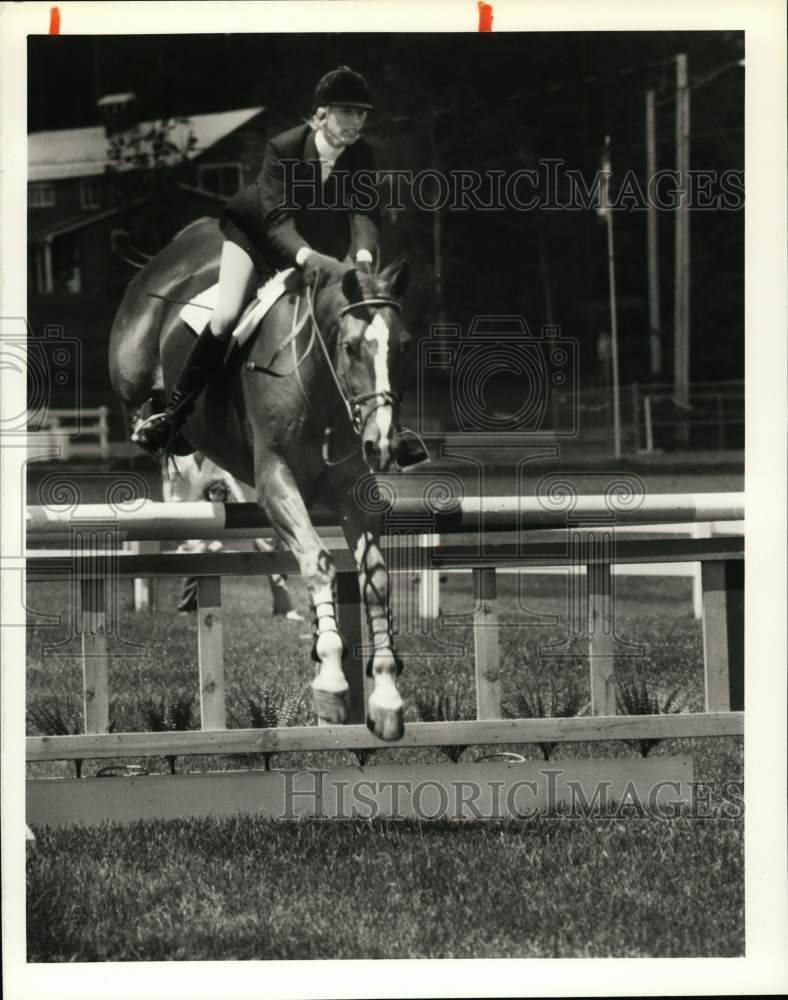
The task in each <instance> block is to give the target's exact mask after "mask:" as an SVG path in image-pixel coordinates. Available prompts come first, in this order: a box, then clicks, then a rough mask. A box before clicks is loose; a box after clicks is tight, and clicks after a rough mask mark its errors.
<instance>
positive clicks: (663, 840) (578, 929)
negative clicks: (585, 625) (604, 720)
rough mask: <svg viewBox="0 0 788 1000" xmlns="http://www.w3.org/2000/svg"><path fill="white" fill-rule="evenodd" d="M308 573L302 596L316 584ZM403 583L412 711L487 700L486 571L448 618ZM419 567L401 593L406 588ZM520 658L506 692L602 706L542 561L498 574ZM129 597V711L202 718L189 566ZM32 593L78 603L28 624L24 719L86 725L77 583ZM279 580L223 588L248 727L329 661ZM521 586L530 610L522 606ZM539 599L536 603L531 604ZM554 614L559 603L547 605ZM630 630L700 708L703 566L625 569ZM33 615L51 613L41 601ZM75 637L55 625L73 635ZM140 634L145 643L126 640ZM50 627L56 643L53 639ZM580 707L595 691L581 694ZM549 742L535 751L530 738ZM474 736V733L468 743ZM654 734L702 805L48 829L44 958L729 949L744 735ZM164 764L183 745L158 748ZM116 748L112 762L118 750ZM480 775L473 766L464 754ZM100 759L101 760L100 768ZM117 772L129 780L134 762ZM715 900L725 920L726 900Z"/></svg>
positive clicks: (147, 720)
mask: <svg viewBox="0 0 788 1000" xmlns="http://www.w3.org/2000/svg"><path fill="white" fill-rule="evenodd" d="M291 582H292V589H293V593H294V598H295V601H296V604H297V605H298V606H299V607H301V609H302V610H304V609H305V604H306V596H305V591H304V589H303V587H302V584H301V582H300V580H298V579H295V580H293V581H291ZM409 586H410V584H409V582H408V581H407V580H403V584H402V586H400V587H399V588H398V591H397V599H396V602H395V612H397V611H399V612H400V613H401V615H400V621H399V625H400V640H399V641H400V646H401V648H402V651H403V653H404V655H405V672H404V673H403V675H402V678H401V688H402V691H403V695H404V697H405V699H406V704H407V714H406V719H410V720H413V719H418V718H423V717H424V714H425V712H428V711H429V710H430V706H434V704H435V702H436V700H439V699H440V698H441V696H443V704H444V705H445V704H448V705H451V706H452V707H453V711H454V712H455V713H456V715H457V717H462V716H463V715H467V714H471V713H472V711H473V704H472V701H471V696H470V692H472V690H473V687H472V678H473V644H472V634H471V627H470V622H469V620H467V619H466V620H465V621H463V618H462V616H463V615H467V614H468V613H469V612H470V611H471V610H472V607H473V599H472V590H471V583H470V577H469V575H462V576H452V577H450V578H449V580H448V582H447V583H446V584H444V586H443V588H442V595H443V597H442V603H443V610H444V612H445V613H446V614H447V615H452V616H455V617H454V619H453V621H452V623H451V625H450V627H449V625H448V624H447V623H446V622H445V621H444V623H443V625H442V627H440V628H437V629H436V630H435V631H434V633H433V634H426V635H425V634H424V633H423V631H422V627H421V625H422V623H421V622H420V621H419V620H413V619H409V618H408V617H407V615H406V614H405V613H404V609H405V608H406V607H408V606H411V602H410V600H409V596H410V595H409V593H408V588H409ZM403 587H404V589H403ZM499 595H500V599H499V602H498V604H499V614H500V620H501V624H502V628H501V633H500V635H501V666H502V672H503V681H504V688H505V692H506V699H505V701H506V703H507V704H510V703H511V701H512V699H516V697H517V693H518V692H519V693H520V694H522V693H523V692H528V693H530V694H531V695H534V694H536V693H541V694H542V695H543V696H544V698H545V699H546V698H547V697H548V696H549V694H550V690H551V683H552V686H553V687H554V688H555V689H556V690H557V691H558V692H559V693H565V692H567V691H569V690H570V689H571V690H574V691H576V692H577V693H578V697H579V700H580V702H581V703H582V702H587V700H588V697H589V694H588V669H587V664H586V661H585V655H584V654H585V647H584V644H583V642H582V641H581V640H579V639H577V638H570V640H569V642H568V643H566V644H565V645H564V647H563V648H562V652H563V653H564V654H565V655H562V656H561V657H555V656H551V655H549V652H550V651H549V650H547V648H546V647H548V646H550V645H552V644H553V643H555V642H556V641H558V640H562V639H566V638H567V631H566V595H565V583H564V582H563V581H562V580H560V579H559V578H555V577H553V578H547V577H539V578H529V579H528V586H527V589H526V599H525V601H523V600H522V599H521V598H519V597H518V592H517V588H516V579H515V578H514V577H502V578H501V583H500V586H499ZM121 596H122V602H121V606H120V608H119V621H118V634H119V638H120V639H122V640H123V641H124V643H125V645H123V646H120V645H118V646H117V647H116V651H117V652H118V653H120V652H124V653H125V654H126V655H124V656H116V657H115V658H114V659H113V661H112V666H111V674H110V691H111V693H112V706H111V715H112V718H113V721H114V724H115V728H116V730H118V731H135V730H136V731H144V730H147V729H150V728H152V726H151V720H152V719H155V717H156V714H157V712H158V714H159V716H161V715H162V713H164V714H165V715H166V714H167V713H168V712H169V713H170V716H172V714H173V712H179V713H180V716H179V724H180V725H189V724H191V725H193V726H197V725H198V718H199V712H198V709H197V664H196V626H195V621H194V618H193V616H191V617H190V616H179V615H177V614H175V613H174V611H172V610H170V609H173V608H174V604H175V601H176V598H177V584H176V582H174V581H173V582H165V583H163V584H162V588H161V595H160V596H161V608H162V610H161V612H160V613H159V614H157V615H155V616H152V617H150V618H143V617H141V616H135V615H134V614H133V613H132V612H131V611H130V610H128V608H127V607H126V606H125V604H126V603H127V595H126V594H125V593H124V594H123V595H121ZM28 603H29V608H30V609H31V613H34V612H41V611H43V610H44V609H45V610H46V613H47V614H49V615H53V614H54V615H57V614H60V615H61V616H62V621H61V624H60V625H59V626H50V627H43V626H42V625H41V624H39V625H37V626H36V625H34V627H33V628H31V629H30V631H29V636H28V649H29V658H28V732H29V733H31V734H32V733H36V732H42V731H44V728H43V727H42V722H43V721H45V719H46V715H47V713H50V716H51V713H55V714H59V715H60V717H61V721H62V722H63V723H64V724H65V725H67V726H68V727H69V728H74V729H78V728H79V727H80V711H81V710H80V692H81V667H80V662H79V658H78V646H77V645H76V644H75V643H76V640H73V639H69V634H70V624H69V615H70V595H69V593H68V591H67V589H66V587H65V586H57V585H52V584H47V585H45V584H36V585H31V586H30V587H29V595H28ZM269 605H270V597H269V595H268V592H267V588H266V587H265V585H264V584H262V583H256V582H254V581H249V580H229V581H226V582H225V587H224V606H225V662H226V674H227V678H226V683H227V703H228V710H229V715H230V721H229V724H230V725H231V726H242V727H246V726H249V725H251V724H252V722H253V710H254V707H255V706H256V708H257V709H258V710H259V709H260V707H261V706H262V707H265V706H266V705H267V706H268V707H269V710H270V711H271V712H273V713H274V715H276V714H277V713H280V716H281V717H280V718H278V719H277V720H276V721H279V723H280V724H282V723H286V724H305V723H307V722H309V721H310V719H309V711H308V702H307V699H306V690H307V685H308V681H309V678H310V675H311V665H310V662H309V649H310V641H311V640H310V635H309V628H308V627H307V626H306V625H305V624H303V623H302V624H300V625H299V624H296V625H293V624H291V623H286V622H283V621H281V620H277V619H271V618H270V617H269V616H268V610H269ZM523 605H524V607H523ZM525 611H527V612H528V615H529V617H527V616H526V614H525ZM548 613H552V614H557V615H558V618H557V620H554V621H552V622H550V623H544V618H543V616H544V615H546V614H548ZM616 616H617V617H616V626H617V634H618V635H619V636H620V637H621V638H623V639H626V640H629V641H634V642H637V643H638V644H639V645H640V646H641V647H642V648H641V651H640V655H638V656H634V657H628V658H621V660H620V661H619V663H617V671H618V675H619V677H620V678H621V680H631V679H634V680H638V681H640V680H644V679H645V680H646V681H647V683H648V685H649V687H650V689H651V690H653V692H654V693H655V694H657V695H658V696H659V697H660V698H665V697H666V696H667V695H668V694H670V693H672V692H674V691H676V690H678V692H679V693H678V695H677V700H678V702H679V703H680V705H682V706H683V707H684V708H685V709H687V710H698V709H700V708H701V707H702V675H703V668H702V635H701V627H700V623H699V622H697V621H695V620H694V619H693V618H692V615H691V604H690V585H689V581H688V580H684V579H675V578H671V579H638V580H633V579H631V578H630V579H627V581H626V586H625V587H624V588H622V589H621V592H620V596H619V599H618V601H617V603H616ZM32 617H33V620H35V615H34V614H33V616H32ZM61 642H62V645H58V643H61ZM133 643H136V644H138V645H137V646H133V645H131V644H133ZM45 647H49V650H48V652H47V655H44V652H45ZM581 710H582V707H581ZM517 749H518V750H520V751H521V752H523V753H524V755H525V756H527V757H529V758H532V759H540V758H541V753H540V751H539V748H538V747H535V746H534V747H531V746H527V747H518V748H517ZM466 753H468V754H473V753H474V751H473V750H470V751H466ZM652 753H653V754H655V755H656V754H663V753H666V754H668V753H691V754H692V755H693V757H694V762H695V778H696V780H700V781H701V782H703V783H704V788H706V790H707V798H706V800H704V801H705V808H704V809H702V810H695V811H694V812H693V811H692V810H691V809H690V808H689V807H687V808H686V809H684V810H683V812H682V814H681V815H680V816H679V817H678V818H676V819H672V820H669V821H668V820H665V819H660V818H658V817H656V816H649V815H646V816H643V815H636V814H635V813H634V812H633V813H632V814H628V813H627V812H626V811H624V812H621V811H619V812H618V813H616V814H615V815H599V814H595V815H591V816H584V817H572V818H570V817H568V816H565V815H554V816H547V817H539V818H537V819H533V820H529V821H527V822H519V823H518V822H498V821H489V822H486V823H478V824H457V823H454V824H451V823H425V824H418V823H415V824H412V823H409V822H386V821H382V820H381V821H373V822H355V821H349V822H345V823H341V824H336V823H328V822H320V821H312V822H308V821H303V822H299V823H287V822H284V823H281V822H280V823H277V822H275V821H263V820H260V819H254V818H252V819H235V820H223V821H219V820H201V821H178V822H171V823H146V824H142V823H140V824H137V825H134V826H131V827H127V828H120V827H103V828H100V829H91V830H73V829H72V830H61V831H42V830H37V831H36V834H37V840H36V842H35V845H34V846H31V847H30V848H29V849H28V928H27V932H28V958H29V960H30V961H45V962H60V961H80V960H81V961H105V960H113V961H119V960H154V959H248V958H260V959H262V958H271V959H273V958H279V959H287V958H375V957H377V958H427V957H429V958H505V957H551V956H554V957H557V956H561V957H593V956H619V957H622V956H655V957H656V956H704V955H709V956H732V955H740V954H743V951H744V927H743V906H744V880H743V819H742V818H741V817H739V818H728V817H726V816H725V815H722V814H720V813H719V811H717V812H715V808H714V807H715V805H718V804H719V803H720V802H721V795H722V792H721V788H722V783H723V782H726V781H732V782H735V783H737V785H740V783H741V780H742V764H743V762H742V745H741V740H739V739H735V738H718V739H706V740H695V741H692V740H673V741H663V742H662V743H660V744H659V745H658V746H657V747H656V748H655V749H654V750H653V751H652ZM637 754H638V749H637V748H636V747H634V748H633V747H631V746H627V745H626V744H624V743H621V742H619V743H608V744H605V745H604V746H600V745H593V744H571V745H570V744H563V745H562V744H559V745H558V746H557V747H556V749H555V759H566V758H568V757H576V756H586V757H588V756H607V757H609V756H622V757H627V756H630V757H632V756H637ZM374 756H375V759H376V760H377V759H380V760H381V761H382V762H388V761H393V760H399V761H412V762H414V763H416V762H418V761H426V760H440V759H445V758H443V757H442V751H440V750H437V749H436V750H421V751H412V750H398V749H386V750H381V751H379V752H376V754H375V755H374ZM296 761H297V762H298V763H300V764H308V765H312V766H313V765H319V766H323V765H332V764H350V763H353V762H354V761H353V758H352V755H351V754H349V753H335V754H310V755H298V756H296V755H281V756H280V757H277V758H274V761H273V766H275V767H276V766H283V765H286V766H292V765H293V764H294V763H295V762H296ZM143 763H144V764H145V766H146V767H147V768H148V769H149V770H151V771H155V770H158V771H167V770H169V764H168V762H167V761H161V760H146V761H144V762H143ZM101 764H102V765H103V764H106V762H101ZM217 765H218V766H224V767H249V766H254V767H256V766H261V764H260V762H259V761H253V760H252V761H250V760H248V759H243V760H231V761H227V760H223V761H217V760H216V759H213V760H210V759H201V758H197V759H195V758H180V759H179V760H178V761H177V762H176V767H177V768H178V770H186V769H192V768H201V767H206V766H209V767H215V766H217ZM457 766H458V769H459V770H460V771H461V768H462V764H461V763H460V764H458V765H457ZM97 767H98V763H97V762H89V761H88V762H85V764H84V767H83V772H82V773H83V774H86V775H87V774H92V773H95V771H96V770H97ZM28 770H29V773H30V774H31V775H33V774H36V775H40V774H58V773H59V774H73V765H71V764H66V763H53V764H46V765H35V766H30V767H29V768H28ZM119 780H122V779H119ZM710 914H713V919H710Z"/></svg>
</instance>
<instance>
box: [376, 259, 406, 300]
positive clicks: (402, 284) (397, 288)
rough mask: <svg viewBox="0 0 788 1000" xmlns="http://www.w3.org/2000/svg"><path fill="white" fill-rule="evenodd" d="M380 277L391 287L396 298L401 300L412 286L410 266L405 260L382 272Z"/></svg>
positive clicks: (396, 262) (391, 265) (390, 265)
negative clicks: (409, 286) (410, 285)
mask: <svg viewBox="0 0 788 1000" xmlns="http://www.w3.org/2000/svg"><path fill="white" fill-rule="evenodd" d="M380 277H381V278H382V279H383V280H384V281H385V282H386V284H387V285H388V286H389V289H390V291H391V292H392V293H393V295H394V296H395V298H398V299H401V298H402V296H403V295H404V294H405V292H406V291H407V290H408V285H409V284H410V264H409V263H408V262H407V261H406V260H405V259H404V258H403V259H402V260H398V261H395V262H394V263H393V264H389V266H388V267H387V268H386V269H385V270H384V271H382V272H381V274H380Z"/></svg>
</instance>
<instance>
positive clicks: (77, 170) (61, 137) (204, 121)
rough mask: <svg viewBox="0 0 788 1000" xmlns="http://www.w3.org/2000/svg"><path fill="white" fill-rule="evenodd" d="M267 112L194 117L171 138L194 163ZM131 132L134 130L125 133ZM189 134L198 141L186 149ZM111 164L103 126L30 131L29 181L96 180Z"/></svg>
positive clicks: (141, 127) (142, 127)
mask: <svg viewBox="0 0 788 1000" xmlns="http://www.w3.org/2000/svg"><path fill="white" fill-rule="evenodd" d="M264 110H265V109H264V108H262V107H258V108H241V109H240V110H238V111H218V112H215V113H213V114H207V115H192V116H191V117H189V118H188V120H187V121H188V124H182V123H178V124H176V125H175V126H174V127H173V129H172V131H171V132H170V134H169V139H170V141H171V142H173V143H174V144H175V145H176V146H177V147H178V148H179V149H181V150H184V151H185V153H186V156H187V157H188V159H190V160H193V159H195V157H198V156H200V155H201V154H202V153H204V152H205V151H206V150H208V149H210V148H211V146H215V145H216V143H217V142H219V141H221V140H222V139H224V138H225V136H228V135H229V134H230V133H231V132H234V131H235V130H236V129H238V128H240V127H241V126H242V125H245V124H246V123H247V122H249V121H251V119H252V118H255V117H256V116H257V115H259V114H260V113H261V112H262V111H264ZM160 125H161V121H158V122H157V121H147V122H140V123H139V125H138V126H136V129H138V130H139V131H140V132H142V133H144V132H145V131H146V129H150V128H152V127H154V126H160ZM132 131H135V130H129V133H124V134H130V133H131V132H132ZM190 133H191V134H193V135H194V137H195V139H196V140H197V142H196V143H195V144H194V145H193V146H192V148H191V149H187V143H188V138H189V134H190ZM109 163H110V159H109V140H108V139H107V134H106V132H105V131H104V127H103V126H101V125H93V126H89V127H88V128H68V129H57V130H56V131H51V132H31V133H30V135H28V137H27V166H28V175H27V177H28V181H53V180H62V179H63V178H66V177H95V176H98V175H99V174H103V173H104V172H105V171H106V168H107V166H108V164H109ZM120 169H133V167H129V166H126V167H122V168H120Z"/></svg>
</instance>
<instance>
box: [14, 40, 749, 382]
mask: <svg viewBox="0 0 788 1000" xmlns="http://www.w3.org/2000/svg"><path fill="white" fill-rule="evenodd" d="M679 52H686V53H687V54H688V57H689V70H690V84H691V87H692V93H691V109H692V110H691V115H692V118H691V120H692V132H691V139H692V143H691V167H692V168H693V169H703V170H717V171H723V170H728V169H738V170H742V169H743V168H744V103H743V98H744V69H743V67H742V66H739V65H738V61H739V60H740V59H742V58H743V55H744V38H743V33H742V32H725V33H719V32H688V33H676V32H662V33H596V32H588V33H579V32H577V33H530V34H496V33H494V32H493V33H492V34H478V35H477V34H467V35H463V34H452V35H431V34H427V35H421V34H413V35H401V34H380V35H369V34H357V35H351V34H342V35H334V34H330V35H291V34H282V35H199V36H194V35H188V36H151V35H145V36H143V35H140V36H133V35H131V36H119V37H73V36H69V37H66V36H64V37H57V38H50V37H46V36H43V37H31V38H30V39H29V63H28V73H29V82H28V88H29V89H28V115H29V119H28V128H29V131H36V130H42V129H56V128H66V127H72V126H81V125H91V124H97V123H98V120H99V119H98V114H97V111H96V107H95V102H96V100H97V98H98V97H100V96H102V95H104V94H108V93H115V92H119V91H134V92H135V93H136V94H137V95H138V98H139V104H140V113H141V114H142V115H147V116H150V117H162V116H169V115H189V114H196V113H200V112H208V111H221V110H227V109H232V108H242V107H251V106H254V105H264V106H265V107H266V109H267V118H266V122H267V130H268V134H275V133H276V132H277V131H279V130H281V129H284V128H287V127H290V126H292V125H294V124H296V123H298V122H299V121H300V120H302V118H303V116H305V115H306V114H308V113H309V111H310V110H311V98H312V93H313V90H314V86H315V83H316V82H317V80H318V78H319V77H320V76H321V75H322V74H323V73H324V72H325V71H327V70H328V69H331V68H334V67H335V66H337V65H338V64H340V63H347V64H349V65H350V66H352V67H353V68H354V69H356V70H358V71H360V72H362V73H363V74H364V75H365V76H366V77H367V79H368V81H369V83H370V86H371V88H372V91H373V95H374V100H375V103H376V106H377V108H378V110H377V111H376V112H375V113H374V115H372V116H371V118H370V122H369V125H368V135H369V137H370V139H371V141H372V142H373V143H374V144H375V146H376V148H377V151H378V166H379V167H380V168H383V169H395V168H399V169H409V170H418V169H420V168H425V167H430V166H438V167H440V168H441V169H444V170H457V169H461V168H475V169H479V170H484V169H502V170H505V171H507V172H508V171H514V170H517V169H521V168H523V167H533V166H535V165H536V163H537V162H538V161H539V160H543V159H546V158H551V157H552V158H560V159H562V160H564V161H565V166H566V168H569V169H572V168H574V169H579V170H581V171H582V172H583V175H584V176H586V177H587V178H588V179H589V180H590V179H591V178H592V177H593V174H594V171H595V170H596V169H597V166H598V163H599V156H600V151H601V147H602V141H603V137H604V135H605V134H606V133H609V134H610V135H611V139H612V151H613V170H614V180H613V186H614V189H615V178H616V176H619V177H620V176H622V175H623V173H624V171H625V170H627V169H628V168H632V169H634V170H635V171H636V172H637V174H638V178H639V179H640V181H641V184H645V180H646V178H645V173H646V170H645V112H644V100H645V92H646V90H647V89H648V88H649V87H653V88H655V89H656V92H657V103H658V108H657V139H658V162H657V166H658V168H671V167H673V166H674V165H675V139H674V127H675V125H674V107H675V103H674V96H675V65H674V60H673V57H674V56H675V55H676V54H677V53H679ZM436 112H439V113H438V114H435V113H436ZM387 222H388V224H387V225H386V227H385V231H384V241H383V257H384V261H385V260H388V259H391V258H392V257H393V256H394V255H395V254H397V253H404V254H406V255H407V256H408V258H409V259H410V261H411V263H412V264H413V265H414V272H415V275H416V280H415V284H414V287H413V289H412V291H411V294H410V296H409V311H410V314H411V316H410V325H411V327H412V329H413V332H414V333H415V334H416V335H417V336H423V335H424V334H426V333H427V332H428V329H429V324H430V323H431V322H435V321H437V320H439V319H443V320H447V321H449V322H451V323H458V324H460V325H461V326H462V327H463V328H467V326H468V324H469V323H470V321H471V319H472V318H473V316H474V315H478V314H485V313H488V314H489V313H498V314H502V313H504V314H505V313H521V314H522V315H523V316H524V317H525V318H526V320H527V321H528V323H529V324H530V326H531V328H532V330H535V329H538V327H539V325H540V324H541V323H543V322H545V321H546V319H547V315H548V306H547V294H548V292H547V290H546V288H547V289H549V295H550V297H551V299H552V314H553V318H554V320H555V322H557V323H558V324H560V325H561V327H562V330H563V332H564V333H565V334H566V335H568V336H572V337H577V338H578V340H579V341H580V344H581V370H582V371H583V372H585V373H588V374H591V373H592V372H593V371H594V370H595V368H594V366H595V365H596V363H597V362H596V338H597V336H598V334H599V332H600V331H601V330H609V312H608V280H607V258H606V235H605V227H604V225H603V224H602V223H601V222H600V221H599V219H598V218H597V217H596V215H595V213H594V212H593V211H552V212H544V211H531V212H518V211H514V210H507V211H505V212H499V213H489V212H486V213H480V212H448V213H446V214H445V218H444V220H443V226H444V229H443V281H444V288H443V296H442V299H443V301H442V303H441V302H440V301H439V294H438V292H437V291H436V283H435V274H434V256H433V230H432V226H433V220H432V218H431V214H430V213H425V212H419V211H417V210H415V209H413V208H410V209H408V210H407V211H405V212H401V213H398V215H397V218H396V222H393V223H392V220H390V219H389V220H387ZM615 226H616V248H617V280H618V292H619V330H620V334H619V336H620V352H621V377H622V381H623V382H624V383H627V382H631V381H635V380H640V381H646V380H648V378H649V354H648V297H647V271H646V213H645V212H636V211H630V212H624V211H621V212H617V213H616V215H615ZM659 227H660V232H659V236H660V265H661V268H660V281H661V297H662V326H663V338H664V351H665V356H664V362H663V372H664V375H665V377H666V380H668V381H669V380H670V379H671V378H672V359H671V353H670V351H671V341H672V331H671V327H672V315H673V233H674V216H673V213H671V212H669V211H662V212H661V213H660V220H659ZM540 233H541V244H542V257H540ZM691 239H692V257H691V309H692V313H691V380H692V381H693V382H699V381H708V380H720V379H740V378H742V377H743V349H744V335H743V331H744V321H743V311H744V309H743V307H744V259H743V257H744V212H743V210H740V211H736V212H733V211H705V212H700V211H693V212H692V213H691ZM441 307H442V308H441Z"/></svg>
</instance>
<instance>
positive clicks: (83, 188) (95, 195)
mask: <svg viewBox="0 0 788 1000" xmlns="http://www.w3.org/2000/svg"><path fill="white" fill-rule="evenodd" d="M79 196H80V199H81V201H82V207H83V208H99V207H100V206H101V188H100V187H99V183H98V181H97V180H95V179H94V178H92V177H88V178H85V179H83V180H81V181H80V182H79Z"/></svg>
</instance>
